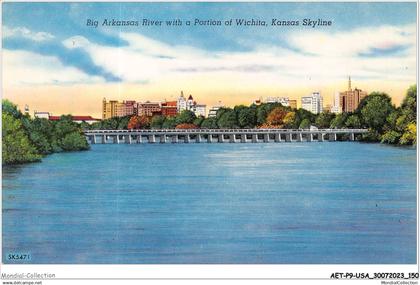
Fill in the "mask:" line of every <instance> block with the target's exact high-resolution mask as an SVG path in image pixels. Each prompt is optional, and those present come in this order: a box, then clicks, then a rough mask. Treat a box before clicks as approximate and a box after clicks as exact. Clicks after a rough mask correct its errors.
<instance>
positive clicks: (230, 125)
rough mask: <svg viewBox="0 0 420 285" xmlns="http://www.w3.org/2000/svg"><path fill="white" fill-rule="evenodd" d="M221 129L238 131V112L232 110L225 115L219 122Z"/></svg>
mask: <svg viewBox="0 0 420 285" xmlns="http://www.w3.org/2000/svg"><path fill="white" fill-rule="evenodd" d="M217 125H218V126H219V128H224V129H236V128H238V120H237V118H236V112H235V111H234V110H232V109H230V110H228V111H226V112H224V113H223V115H222V116H221V117H220V119H219V120H218V121H217Z"/></svg>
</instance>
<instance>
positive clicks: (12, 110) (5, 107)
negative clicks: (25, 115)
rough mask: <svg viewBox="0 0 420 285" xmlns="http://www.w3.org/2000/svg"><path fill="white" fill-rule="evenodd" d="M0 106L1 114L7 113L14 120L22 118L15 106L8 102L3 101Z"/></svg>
mask: <svg viewBox="0 0 420 285" xmlns="http://www.w3.org/2000/svg"><path fill="white" fill-rule="evenodd" d="M1 105H2V111H3V113H8V114H9V115H11V116H13V117H14V118H16V119H20V118H21V117H22V113H21V112H20V111H19V110H18V108H17V106H16V105H15V104H13V103H12V102H10V101H9V100H7V99H3V100H2V104H1Z"/></svg>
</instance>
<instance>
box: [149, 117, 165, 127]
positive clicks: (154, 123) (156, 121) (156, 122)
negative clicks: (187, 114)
mask: <svg viewBox="0 0 420 285" xmlns="http://www.w3.org/2000/svg"><path fill="white" fill-rule="evenodd" d="M164 122H165V117H164V116H154V117H153V118H152V120H151V121H150V128H152V129H161V128H162V125H163V123H164Z"/></svg>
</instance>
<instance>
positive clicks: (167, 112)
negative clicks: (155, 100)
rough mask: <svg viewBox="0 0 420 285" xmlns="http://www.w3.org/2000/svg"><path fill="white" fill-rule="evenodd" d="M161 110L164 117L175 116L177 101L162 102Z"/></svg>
mask: <svg viewBox="0 0 420 285" xmlns="http://www.w3.org/2000/svg"><path fill="white" fill-rule="evenodd" d="M161 111H162V115H163V116H165V117H175V116H176V115H177V114H178V108H177V101H166V102H162V104H161Z"/></svg>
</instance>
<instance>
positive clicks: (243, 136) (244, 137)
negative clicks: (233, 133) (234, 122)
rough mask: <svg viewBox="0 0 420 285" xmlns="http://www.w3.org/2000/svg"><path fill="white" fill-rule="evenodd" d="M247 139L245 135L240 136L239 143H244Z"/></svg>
mask: <svg viewBox="0 0 420 285" xmlns="http://www.w3.org/2000/svg"><path fill="white" fill-rule="evenodd" d="M246 142H247V139H246V134H241V143H246Z"/></svg>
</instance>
